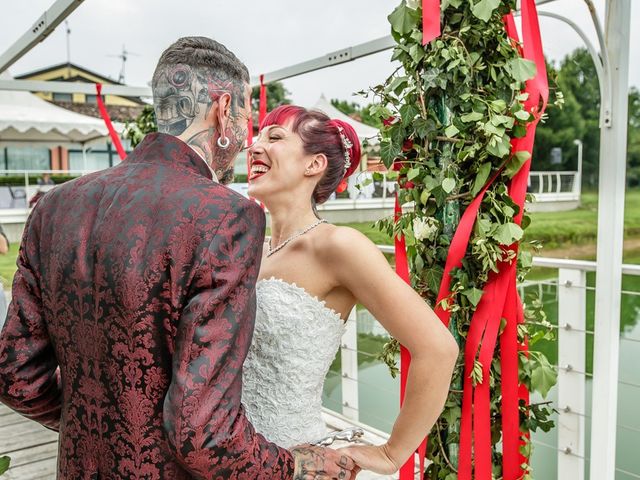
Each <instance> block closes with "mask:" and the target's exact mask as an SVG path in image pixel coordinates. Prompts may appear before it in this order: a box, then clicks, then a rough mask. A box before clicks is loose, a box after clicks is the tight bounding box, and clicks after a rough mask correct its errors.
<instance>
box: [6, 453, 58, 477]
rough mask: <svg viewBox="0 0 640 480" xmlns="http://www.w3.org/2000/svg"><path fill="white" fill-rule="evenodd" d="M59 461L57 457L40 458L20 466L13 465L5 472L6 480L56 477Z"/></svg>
mask: <svg viewBox="0 0 640 480" xmlns="http://www.w3.org/2000/svg"><path fill="white" fill-rule="evenodd" d="M56 470H57V463H56V459H55V458H50V459H46V460H40V461H38V462H33V463H28V464H26V465H21V466H18V467H15V468H14V467H11V468H10V469H9V470H7V472H6V473H5V474H4V476H3V479H4V478H6V480H36V479H45V478H46V479H54V478H56Z"/></svg>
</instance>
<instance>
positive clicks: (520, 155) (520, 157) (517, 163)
mask: <svg viewBox="0 0 640 480" xmlns="http://www.w3.org/2000/svg"><path fill="white" fill-rule="evenodd" d="M530 158H531V154H530V153H529V152H527V151H526V150H523V151H520V152H516V153H515V154H514V155H513V157H512V158H511V160H509V163H508V164H507V168H505V169H504V174H505V175H506V176H507V177H509V178H511V177H513V176H514V175H515V174H516V173H518V171H519V170H520V168H522V165H524V164H525V163H526V161H527V160H529V159H530Z"/></svg>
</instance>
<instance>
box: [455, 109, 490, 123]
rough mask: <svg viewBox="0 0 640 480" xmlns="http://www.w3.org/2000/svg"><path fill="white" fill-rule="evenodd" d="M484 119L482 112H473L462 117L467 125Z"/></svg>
mask: <svg viewBox="0 0 640 480" xmlns="http://www.w3.org/2000/svg"><path fill="white" fill-rule="evenodd" d="M483 117H484V115H483V114H482V113H480V112H471V113H467V114H466V115H462V116H461V117H460V120H462V121H463V122H465V123H469V122H477V121H478V120H481V119H482V118H483Z"/></svg>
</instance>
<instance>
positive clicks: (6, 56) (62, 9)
mask: <svg viewBox="0 0 640 480" xmlns="http://www.w3.org/2000/svg"><path fill="white" fill-rule="evenodd" d="M82 2H84V0H57V1H56V3H54V4H53V5H52V6H51V7H50V8H49V9H48V10H46V11H45V12H44V13H43V14H42V15H41V16H40V18H38V20H36V22H35V23H34V24H33V26H32V27H31V28H30V29H29V30H27V32H26V33H24V34H23V35H22V36H21V37H20V38H19V39H18V40H17V41H16V42H15V43H14V44H13V45H11V46H10V47H9V48H8V49H7V51H6V52H4V53H3V54H2V55H0V73H2V72H4V71H5V70H6V69H7V68H9V67H10V66H11V65H13V64H14V63H15V62H17V61H18V60H19V59H20V58H21V57H22V56H24V55H25V54H26V53H27V52H28V51H29V50H31V49H32V48H33V47H35V46H36V45H37V44H38V43H40V42H42V41H43V40H44V39H45V38H47V37H48V36H49V34H50V33H51V32H53V31H54V30H55V28H56V27H57V26H58V25H60V23H62V22H63V21H64V19H65V18H67V17H68V16H69V15H71V12H73V11H74V10H75V9H76V8H78V7H79V6H80V4H81V3H82Z"/></svg>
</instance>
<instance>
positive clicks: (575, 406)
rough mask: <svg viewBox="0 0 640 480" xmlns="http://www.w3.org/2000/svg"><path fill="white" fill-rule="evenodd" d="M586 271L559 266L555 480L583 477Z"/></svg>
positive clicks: (576, 479)
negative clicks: (556, 461) (556, 470)
mask: <svg viewBox="0 0 640 480" xmlns="http://www.w3.org/2000/svg"><path fill="white" fill-rule="evenodd" d="M586 286H587V272H586V271H584V270H569V269H566V268H561V269H559V270H558V288H557V290H556V292H557V293H558V365H559V366H560V369H559V371H558V414H559V416H558V480H561V479H569V478H570V479H571V480H583V479H584V474H585V472H584V453H585V422H584V413H585V405H586V401H585V399H586V393H585V392H586V382H585V376H584V374H583V373H579V372H584V371H585V363H586V362H585V349H586V343H585V337H586V335H585V330H586V316H587V314H586V303H587V291H586Z"/></svg>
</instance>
